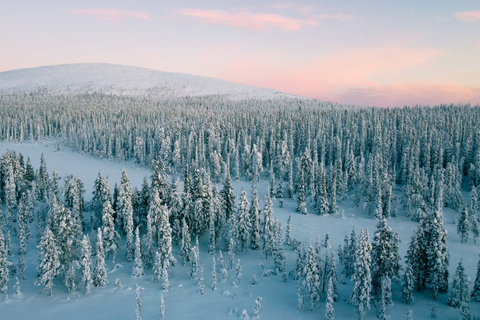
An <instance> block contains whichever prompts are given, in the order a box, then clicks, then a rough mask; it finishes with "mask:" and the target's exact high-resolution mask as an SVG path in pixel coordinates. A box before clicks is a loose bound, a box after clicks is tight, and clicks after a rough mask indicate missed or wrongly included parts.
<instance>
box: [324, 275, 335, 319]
mask: <svg viewBox="0 0 480 320" xmlns="http://www.w3.org/2000/svg"><path fill="white" fill-rule="evenodd" d="M333 295H334V292H333V279H332V278H330V279H328V286H327V299H326V301H325V317H326V318H327V319H328V320H334V319H335V308H334V306H333V304H334V301H335V300H334V297H333Z"/></svg>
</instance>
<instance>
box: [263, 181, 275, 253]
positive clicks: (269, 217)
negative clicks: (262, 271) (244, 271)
mask: <svg viewBox="0 0 480 320" xmlns="http://www.w3.org/2000/svg"><path fill="white" fill-rule="evenodd" d="M262 217H263V218H262V223H263V226H262V237H263V241H262V250H263V252H264V253H265V259H267V258H268V256H270V255H272V254H273V248H274V246H275V233H274V232H275V230H274V223H273V204H272V199H271V198H270V194H269V193H268V191H267V194H266V195H265V207H264V208H263V211H262Z"/></svg>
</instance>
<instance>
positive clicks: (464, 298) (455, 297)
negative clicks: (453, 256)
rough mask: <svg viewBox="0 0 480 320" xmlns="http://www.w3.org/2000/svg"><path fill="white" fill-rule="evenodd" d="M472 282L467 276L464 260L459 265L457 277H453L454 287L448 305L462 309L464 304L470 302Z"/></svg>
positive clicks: (450, 292) (449, 295)
mask: <svg viewBox="0 0 480 320" xmlns="http://www.w3.org/2000/svg"><path fill="white" fill-rule="evenodd" d="M469 287H470V281H469V280H468V278H467V276H466V275H465V267H464V266H463V262H462V260H460V262H459V263H458V266H457V269H456V270H455V275H454V276H453V280H452V286H451V287H450V290H449V294H448V302H447V303H448V305H449V306H452V307H454V308H460V307H461V306H462V304H463V303H468V302H469V301H470V296H469V291H468V290H469Z"/></svg>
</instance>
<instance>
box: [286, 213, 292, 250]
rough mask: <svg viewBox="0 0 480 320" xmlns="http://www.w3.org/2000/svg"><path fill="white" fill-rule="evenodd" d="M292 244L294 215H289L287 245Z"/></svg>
mask: <svg viewBox="0 0 480 320" xmlns="http://www.w3.org/2000/svg"><path fill="white" fill-rule="evenodd" d="M291 244H292V216H291V215H289V216H288V219H287V229H286V230H285V245H286V246H290V245H291Z"/></svg>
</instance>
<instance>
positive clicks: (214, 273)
mask: <svg viewBox="0 0 480 320" xmlns="http://www.w3.org/2000/svg"><path fill="white" fill-rule="evenodd" d="M212 259H213V263H212V285H211V287H212V290H216V289H217V267H216V263H215V257H212Z"/></svg>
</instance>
